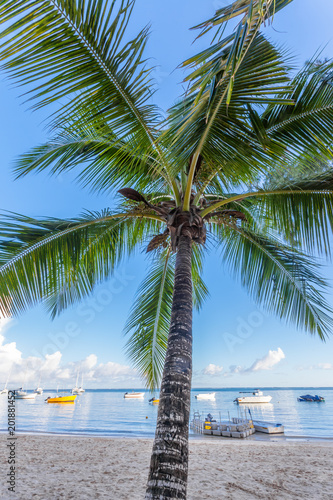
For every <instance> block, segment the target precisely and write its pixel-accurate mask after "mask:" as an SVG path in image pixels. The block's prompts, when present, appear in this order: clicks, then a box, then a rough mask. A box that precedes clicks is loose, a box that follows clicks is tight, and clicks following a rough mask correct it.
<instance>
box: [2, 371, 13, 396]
mask: <svg viewBox="0 0 333 500" xmlns="http://www.w3.org/2000/svg"><path fill="white" fill-rule="evenodd" d="M11 372H12V370H10V372H9V375H8V378H7V380H6V383H5V387H4V388H3V389H2V391H1V392H0V394H8V389H7V385H8V382H9V377H10V374H11Z"/></svg>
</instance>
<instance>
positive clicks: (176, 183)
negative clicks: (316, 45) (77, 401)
mask: <svg viewBox="0 0 333 500" xmlns="http://www.w3.org/2000/svg"><path fill="white" fill-rule="evenodd" d="M290 1H291V0H266V2H263V1H262V0H237V1H235V2H233V3H232V4H231V5H230V6H228V7H224V8H221V9H220V10H218V11H217V12H216V14H215V15H214V16H213V17H212V18H211V19H209V20H208V21H206V22H204V23H202V24H201V25H199V26H197V28H198V29H200V30H201V31H200V36H201V35H205V36H207V37H209V36H210V33H213V34H214V36H213V42H212V44H210V45H209V47H208V48H207V49H206V50H204V51H203V52H201V53H199V54H197V55H195V56H194V57H193V58H191V59H189V60H188V61H186V62H185V63H184V64H183V67H184V68H185V69H187V77H186V81H187V82H188V88H187V91H186V93H185V95H183V96H182V97H181V99H180V100H179V102H177V103H176V104H175V105H174V106H173V107H172V108H171V109H170V110H169V112H168V114H167V118H164V117H163V115H162V114H161V113H160V111H159V109H158V108H157V107H156V106H154V105H152V104H151V101H150V98H151V95H152V92H153V88H154V87H153V84H152V82H151V78H150V69H149V68H148V66H147V62H145V60H144V49H145V44H146V41H147V36H148V29H147V28H145V29H143V30H142V31H140V32H139V34H138V35H137V36H136V37H135V38H134V39H132V40H130V39H129V38H128V36H127V34H126V33H127V32H126V27H127V25H128V23H129V22H130V16H131V13H132V10H133V5H134V4H133V2H132V1H130V0H129V1H127V0H122V1H121V2H119V7H118V9H117V5H116V4H115V2H114V1H112V2H104V1H102V0H86V1H82V0H81V1H80V0H1V1H0V19H1V21H2V22H3V23H4V26H5V28H4V30H3V32H2V38H3V40H4V41H3V45H2V46H1V53H0V57H1V59H2V60H3V61H5V62H4V69H5V70H6V71H7V72H8V73H9V75H10V77H11V78H12V79H14V81H16V82H18V83H19V84H20V85H23V84H24V85H28V96H29V99H30V100H32V101H34V107H35V108H40V107H41V106H46V105H49V104H53V103H55V102H58V103H61V105H60V106H59V109H58V111H57V112H56V113H55V114H53V115H52V116H51V118H50V131H51V134H52V138H51V139H50V140H49V142H47V143H46V144H44V145H41V146H38V147H35V148H34V149H32V150H31V151H30V152H28V153H27V154H25V155H23V156H22V157H21V158H20V159H19V161H18V164H17V167H16V174H17V176H24V175H26V174H28V173H30V172H39V171H43V170H46V169H49V170H50V172H51V173H52V174H54V175H56V174H59V173H61V172H63V171H68V170H70V169H75V168H76V171H77V172H78V173H77V178H78V180H79V181H80V182H81V183H82V184H83V185H84V186H90V187H91V188H93V189H95V190H97V191H108V192H114V191H115V190H119V193H120V195H121V198H120V197H119V198H117V200H118V205H117V206H116V208H114V209H113V210H110V209H106V210H103V211H101V212H100V213H84V214H82V215H81V216H80V217H78V218H74V219H66V220H60V219H59V220H58V219H57V220H56V219H50V218H44V219H38V220H37V219H34V218H30V217H27V216H23V215H18V214H12V213H3V214H2V218H1V229H0V230H1V237H2V241H1V247H0V248H1V250H0V265H1V268H0V273H1V281H0V304H1V312H2V313H3V314H6V315H15V314H19V313H21V312H22V311H23V310H24V309H26V308H29V307H31V306H32V305H33V304H36V303H38V302H44V303H45V304H46V306H47V308H48V310H49V312H50V314H51V316H52V317H54V316H56V315H58V314H60V313H61V311H63V310H64V309H65V308H67V307H69V306H71V305H72V304H74V303H75V302H77V301H78V300H80V299H82V298H83V297H85V296H86V295H88V294H90V293H91V292H92V290H93V289H94V287H95V285H96V284H97V283H99V282H101V281H102V280H104V279H107V278H108V277H109V276H110V275H111V274H112V272H113V270H114V269H115V267H116V266H117V265H118V264H119V262H120V261H121V260H122V259H124V258H127V257H128V256H129V255H130V254H132V253H133V252H134V250H135V249H136V248H137V247H138V246H140V245H141V246H142V245H146V246H147V243H148V241H149V240H150V242H149V244H148V246H147V251H148V252H151V255H152V267H151V270H150V271H149V273H148V276H147V277H146V279H145V280H144V282H143V283H142V284H141V286H140V288H139V292H138V296H137V298H136V301H135V303H134V305H133V308H132V310H131V313H130V317H129V320H128V322H127V324H126V327H125V331H126V332H127V334H128V335H129V340H128V343H127V351H128V354H129V356H130V357H131V359H132V360H133V363H134V365H135V366H136V368H137V369H138V371H139V373H140V374H141V375H142V376H143V377H144V378H145V380H146V383H147V386H148V387H149V388H151V389H153V388H156V387H158V386H159V384H160V380H162V381H161V386H160V405H159V411H158V420H157V428H156V435H155V441H154V445H153V451H152V457H151V467H150V473H149V479H148V484H147V494H146V498H150V499H153V498H159V499H160V498H183V499H184V498H186V484H187V470H188V465H187V464H188V426H189V414H190V390H191V372H192V308H193V305H194V306H195V307H200V306H201V304H202V302H203V300H204V298H205V296H206V295H207V289H206V287H205V284H204V283H203V281H202V278H201V275H202V265H203V255H204V253H205V252H206V248H207V244H205V242H206V238H207V240H208V241H209V242H210V245H211V246H212V245H215V246H216V247H217V248H220V250H221V252H222V258H223V259H224V261H225V262H226V263H227V264H228V265H229V267H230V268H231V270H232V271H233V272H234V274H235V275H236V276H238V277H239V278H240V280H241V282H242V284H243V286H245V287H246V288H247V289H248V290H249V292H250V294H251V295H252V296H253V297H254V299H255V300H256V301H257V302H258V303H260V304H262V305H263V306H264V307H266V309H268V310H269V311H271V312H274V313H276V314H277V315H278V317H280V318H281V319H284V320H285V321H292V322H294V323H295V324H296V326H297V327H300V328H303V329H304V330H306V331H308V332H310V333H312V334H317V335H319V337H320V338H321V339H324V338H325V336H326V335H327V334H328V333H329V331H330V328H331V326H332V319H331V317H330V308H329V306H328V305H327V304H326V302H325V299H324V296H323V292H324V290H325V287H326V282H325V280H324V279H322V278H321V277H320V276H319V274H318V264H317V263H316V260H315V258H314V257H313V254H320V253H323V254H325V255H328V254H329V253H330V239H329V238H330V232H331V229H332V224H333V170H332V169H331V168H328V169H325V171H324V172H322V173H320V174H316V175H315V176H314V177H304V178H298V180H297V181H296V180H295V181H290V180H289V181H288V183H286V182H284V180H283V179H282V181H280V182H276V183H275V185H272V183H270V185H269V189H265V185H266V184H265V179H266V176H267V174H268V173H269V172H272V170H274V168H275V166H278V167H279V168H284V169H285V170H288V168H289V166H290V165H294V164H295V161H297V164H298V168H299V169H300V171H302V168H303V165H305V167H306V166H307V164H308V162H309V161H310V160H311V161H313V158H314V157H315V158H316V159H317V161H318V162H326V163H327V161H328V159H330V158H331V156H332V151H331V144H332V134H331V131H332V125H333V87H332V85H331V84H330V82H329V81H327V79H326V80H325V75H327V74H329V72H330V70H331V65H330V63H329V62H326V63H324V64H323V65H322V66H320V67H318V68H316V69H314V67H313V64H312V63H311V62H309V63H307V64H306V65H305V67H303V68H302V69H301V70H300V71H299V72H298V73H296V74H295V72H294V71H292V68H291V66H290V64H291V63H290V58H289V56H288V54H287V53H286V52H285V51H284V50H282V49H279V48H278V47H275V46H274V45H273V44H272V43H271V42H270V41H268V40H267V39H266V38H265V37H264V35H263V34H262V33H261V32H260V27H261V25H262V23H263V22H265V21H269V20H271V19H272V17H273V15H274V13H276V12H277V11H278V10H280V9H282V8H283V7H284V6H286V5H287V4H288V3H290ZM232 18H239V23H238V25H237V28H236V30H235V31H234V32H232V33H231V34H229V35H225V32H224V26H225V23H226V22H227V21H228V20H229V19H232ZM212 30H213V31H212ZM304 171H306V168H305V170H304ZM307 171H308V170H307ZM119 200H122V201H119Z"/></svg>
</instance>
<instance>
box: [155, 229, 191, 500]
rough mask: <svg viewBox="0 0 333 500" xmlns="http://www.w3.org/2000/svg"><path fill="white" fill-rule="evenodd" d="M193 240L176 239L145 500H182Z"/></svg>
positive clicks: (189, 393)
mask: <svg viewBox="0 0 333 500" xmlns="http://www.w3.org/2000/svg"><path fill="white" fill-rule="evenodd" d="M191 259H192V238H191V237H190V236H188V235H181V236H180V238H179V244H178V251H177V257H176V270H175V284H174V292H173V302H172V312H171V323H170V331H169V338H168V346H167V353H166V359H165V365H164V371H163V378H162V383H161V390H160V403H159V409H158V417H157V426H156V434H155V440H154V444H153V451H152V456H151V462H150V472H149V477H148V483H147V491H146V499H147V500H148V499H149V500H151V499H159V500H163V499H171V498H174V499H179V498H181V499H186V489H187V474H188V432H189V419H190V402H191V378H192V271H191Z"/></svg>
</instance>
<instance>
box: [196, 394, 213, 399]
mask: <svg viewBox="0 0 333 500" xmlns="http://www.w3.org/2000/svg"><path fill="white" fill-rule="evenodd" d="M195 399H205V400H207V399H215V392H206V393H204V392H202V393H201V394H197V395H196V396H195Z"/></svg>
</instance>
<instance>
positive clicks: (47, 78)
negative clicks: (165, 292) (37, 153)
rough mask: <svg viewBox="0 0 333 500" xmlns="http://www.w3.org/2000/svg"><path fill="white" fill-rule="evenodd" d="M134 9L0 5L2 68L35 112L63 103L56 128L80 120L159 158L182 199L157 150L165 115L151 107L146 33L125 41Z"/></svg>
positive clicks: (93, 1)
mask: <svg viewBox="0 0 333 500" xmlns="http://www.w3.org/2000/svg"><path fill="white" fill-rule="evenodd" d="M117 5H118V9H117ZM133 6H134V1H133V0H119V1H116V0H112V1H111V2H101V1H100V0H88V1H87V2H86V3H84V4H82V2H81V1H80V0H19V1H17V0H14V1H13V0H12V1H11V0H1V1H0V16H1V20H2V22H3V23H4V24H5V26H6V25H7V26H8V27H6V28H5V29H4V30H3V31H2V32H1V34H0V37H1V38H3V39H4V40H5V41H4V42H3V44H2V45H1V47H0V60H2V61H5V63H4V64H3V69H5V70H6V71H7V72H8V73H9V75H10V78H11V79H13V80H14V81H16V82H17V83H18V84H19V85H28V87H29V90H28V96H29V99H30V100H34V101H36V103H35V105H34V107H37V108H38V107H41V106H45V105H48V104H51V103H53V102H55V101H56V102H59V101H60V100H61V101H62V100H63V99H65V103H64V104H62V105H61V107H60V109H59V110H58V111H57V112H56V113H55V117H54V120H53V123H54V127H59V126H61V125H62V124H64V123H67V122H68V121H69V120H71V119H75V118H76V117H77V115H80V119H83V120H84V122H86V123H88V122H91V121H92V120H94V121H95V122H96V121H98V122H99V123H101V124H102V125H104V124H106V123H107V124H108V125H109V127H110V128H111V129H112V131H113V132H114V133H115V134H116V135H117V136H118V137H119V138H120V139H123V138H126V137H129V136H131V137H132V140H134V138H135V141H136V143H137V144H139V143H140V145H141V148H142V149H145V150H146V151H147V152H151V151H156V152H157V154H158V156H159V157H160V160H161V162H162V163H163V168H164V170H165V171H166V175H167V176H168V181H169V183H170V185H171V186H172V188H173V189H174V190H175V191H176V195H177V196H178V192H177V190H176V184H174V183H173V179H172V178H171V177H170V175H169V174H168V164H167V162H166V160H165V158H164V155H163V151H162V150H161V148H160V147H159V146H158V144H157V142H156V139H157V136H158V133H157V130H156V125H157V124H159V123H160V122H161V115H160V113H159V110H158V109H157V107H156V106H154V105H152V104H149V103H148V100H149V98H150V97H151V95H152V93H153V87H152V83H151V79H150V72H151V69H150V68H148V67H147V65H146V61H145V60H144V58H143V52H144V49H145V46H146V42H147V37H148V28H147V27H146V28H144V29H143V30H141V31H140V32H139V33H138V35H137V36H136V37H135V38H133V39H132V40H129V41H127V40H126V38H127V31H126V30H127V25H128V23H129V20H130V17H131V13H132V10H133ZM147 154H148V153H147Z"/></svg>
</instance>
